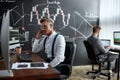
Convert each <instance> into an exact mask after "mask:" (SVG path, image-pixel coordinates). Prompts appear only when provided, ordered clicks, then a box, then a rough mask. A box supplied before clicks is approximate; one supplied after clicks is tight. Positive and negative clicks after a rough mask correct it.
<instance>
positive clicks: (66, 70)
mask: <svg viewBox="0 0 120 80" xmlns="http://www.w3.org/2000/svg"><path fill="white" fill-rule="evenodd" d="M75 52H76V44H75V43H74V42H66V49H65V60H64V62H62V63H61V64H60V66H61V75H60V79H61V80H64V79H67V78H68V77H70V76H71V73H72V65H73V61H74V56H75Z"/></svg>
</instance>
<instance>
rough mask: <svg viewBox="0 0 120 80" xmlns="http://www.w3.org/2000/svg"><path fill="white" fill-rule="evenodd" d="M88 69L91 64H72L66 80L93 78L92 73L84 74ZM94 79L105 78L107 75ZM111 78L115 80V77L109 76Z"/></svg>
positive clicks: (90, 79)
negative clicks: (71, 69) (70, 72)
mask: <svg viewBox="0 0 120 80" xmlns="http://www.w3.org/2000/svg"><path fill="white" fill-rule="evenodd" d="M95 68H97V66H95ZM90 70H91V65H83V66H73V71H72V75H71V76H70V77H69V78H68V79H67V80H93V79H92V76H93V75H92V74H89V75H86V72H87V71H90ZM104 71H105V70H104ZM95 80H107V77H104V76H99V77H97V78H96V79H95ZM111 80H117V78H116V77H113V76H111Z"/></svg>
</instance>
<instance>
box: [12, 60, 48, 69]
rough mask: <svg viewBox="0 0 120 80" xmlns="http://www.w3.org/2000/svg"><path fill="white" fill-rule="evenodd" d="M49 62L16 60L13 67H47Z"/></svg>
mask: <svg viewBox="0 0 120 80" xmlns="http://www.w3.org/2000/svg"><path fill="white" fill-rule="evenodd" d="M47 68H48V63H45V62H30V63H29V62H20V63H19V62H16V63H13V64H12V69H47Z"/></svg>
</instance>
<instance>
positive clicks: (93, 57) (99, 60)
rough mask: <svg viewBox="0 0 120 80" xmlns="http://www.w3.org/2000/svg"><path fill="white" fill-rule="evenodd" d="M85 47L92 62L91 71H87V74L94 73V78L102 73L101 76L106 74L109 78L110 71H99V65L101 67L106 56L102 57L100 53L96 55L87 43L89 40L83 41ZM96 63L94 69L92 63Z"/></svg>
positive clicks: (105, 60)
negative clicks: (96, 68)
mask: <svg viewBox="0 0 120 80" xmlns="http://www.w3.org/2000/svg"><path fill="white" fill-rule="evenodd" d="M83 43H84V45H85V48H86V50H87V54H88V58H89V59H90V60H91V62H92V71H88V72H87V75H88V74H89V73H94V74H95V75H94V76H93V79H95V78H96V77H97V76H99V75H103V76H107V77H108V80H110V78H111V77H110V73H102V72H101V67H102V63H104V62H107V59H106V58H102V57H101V56H100V54H98V55H96V54H95V52H94V49H93V48H92V46H91V45H90V44H89V42H88V41H87V40H85V41H83ZM96 63H98V65H99V66H98V70H94V64H96Z"/></svg>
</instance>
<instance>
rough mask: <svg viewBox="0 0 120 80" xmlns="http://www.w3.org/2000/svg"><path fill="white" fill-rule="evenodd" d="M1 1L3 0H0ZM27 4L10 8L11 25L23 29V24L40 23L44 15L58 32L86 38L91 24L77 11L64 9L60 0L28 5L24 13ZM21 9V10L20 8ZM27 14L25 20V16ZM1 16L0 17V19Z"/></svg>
mask: <svg viewBox="0 0 120 80" xmlns="http://www.w3.org/2000/svg"><path fill="white" fill-rule="evenodd" d="M1 1H3V0H1ZM25 6H27V5H26V4H24V3H21V4H20V5H19V6H18V5H16V6H15V7H14V8H12V9H11V23H12V24H11V26H17V27H18V28H20V27H21V28H22V29H23V30H25V28H26V26H25V24H28V26H32V25H34V26H35V25H40V22H39V20H40V19H41V18H43V17H44V16H47V17H49V18H51V19H52V20H53V22H54V24H55V30H56V31H58V32H63V31H64V32H66V33H64V35H65V36H70V37H72V38H75V39H76V38H87V37H88V36H89V35H90V34H91V32H87V30H88V29H92V27H93V25H92V24H91V23H90V22H89V21H88V20H87V19H86V18H85V17H84V16H83V15H81V13H80V12H79V11H76V10H74V11H72V12H69V11H67V12H66V11H65V9H63V7H62V6H61V2H60V1H56V0H54V1H49V0H46V2H44V3H37V4H34V5H32V6H30V7H29V8H30V11H29V13H26V12H25V11H26V8H25ZM20 9H21V10H20ZM26 16H28V17H29V18H27V21H25V19H24V18H25V17H26ZM1 18H2V17H0V19H1ZM26 22H28V23H26ZM67 33H68V34H67ZM66 34H67V35H66Z"/></svg>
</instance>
